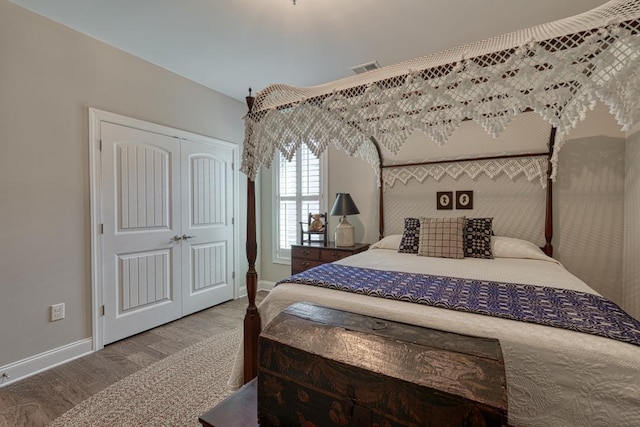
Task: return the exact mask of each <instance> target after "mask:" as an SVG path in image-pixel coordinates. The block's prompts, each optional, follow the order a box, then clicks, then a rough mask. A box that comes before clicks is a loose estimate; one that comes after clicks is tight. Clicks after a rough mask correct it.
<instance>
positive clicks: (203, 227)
mask: <svg viewBox="0 0 640 427" xmlns="http://www.w3.org/2000/svg"><path fill="white" fill-rule="evenodd" d="M181 159H182V160H181V163H182V171H183V175H182V176H183V183H182V189H183V191H182V233H183V237H184V239H183V242H182V260H183V263H182V307H183V315H187V314H191V313H194V312H196V311H199V310H202V309H204V308H207V307H211V306H212V305H216V304H219V303H221V302H224V301H228V300H230V299H232V298H233V279H232V273H233V252H234V251H233V223H232V221H233V169H232V162H233V151H232V149H230V148H227V147H222V146H221V147H217V146H215V145H209V144H202V143H198V142H192V141H183V142H182V151H181Z"/></svg>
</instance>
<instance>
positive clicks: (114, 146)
mask: <svg viewBox="0 0 640 427" xmlns="http://www.w3.org/2000/svg"><path fill="white" fill-rule="evenodd" d="M100 135H101V139H102V201H103V212H102V217H103V227H104V232H103V283H104V292H103V294H104V306H105V316H104V343H105V344H108V343H110V342H113V341H116V340H119V339H122V338H124V337H128V336H131V335H134V334H136V333H138V332H141V331H144V330H147V329H150V328H153V327H155V326H158V325H161V324H163V323H166V322H169V321H172V320H175V319H177V318H179V317H180V316H181V314H182V292H181V288H180V282H181V269H182V267H181V256H182V254H181V242H182V240H181V239H179V238H178V237H179V236H181V218H180V215H181V209H180V184H181V179H180V144H179V142H177V141H176V139H175V138H172V137H168V136H164V135H159V134H156V133H152V132H145V131H141V130H138V129H133V128H129V127H126V126H120V125H116V124H112V123H106V122H102V124H101V128H100Z"/></svg>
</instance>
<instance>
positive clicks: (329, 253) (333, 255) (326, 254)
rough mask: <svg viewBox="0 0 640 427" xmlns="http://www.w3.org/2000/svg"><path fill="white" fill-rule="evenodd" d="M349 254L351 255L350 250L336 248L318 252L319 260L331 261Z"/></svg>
mask: <svg viewBox="0 0 640 427" xmlns="http://www.w3.org/2000/svg"><path fill="white" fill-rule="evenodd" d="M349 255H353V252H352V251H339V250H337V249H324V250H323V251H322V252H320V261H323V262H333V261H337V260H339V259H342V258H346V257H348V256H349Z"/></svg>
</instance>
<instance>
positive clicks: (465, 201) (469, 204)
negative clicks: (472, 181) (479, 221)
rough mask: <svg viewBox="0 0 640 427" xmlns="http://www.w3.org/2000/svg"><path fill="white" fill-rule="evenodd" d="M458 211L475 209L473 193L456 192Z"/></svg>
mask: <svg viewBox="0 0 640 427" xmlns="http://www.w3.org/2000/svg"><path fill="white" fill-rule="evenodd" d="M456 209H473V191H456Z"/></svg>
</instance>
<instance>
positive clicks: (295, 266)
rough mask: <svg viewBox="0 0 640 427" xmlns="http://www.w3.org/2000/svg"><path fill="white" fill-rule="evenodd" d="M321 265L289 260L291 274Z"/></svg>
mask: <svg viewBox="0 0 640 427" xmlns="http://www.w3.org/2000/svg"><path fill="white" fill-rule="evenodd" d="M322 264H323V263H322V262H320V261H309V260H306V259H292V260H291V273H292V274H296V273H300V272H301V271H304V270H308V269H310V268H313V267H317V266H319V265H322Z"/></svg>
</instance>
